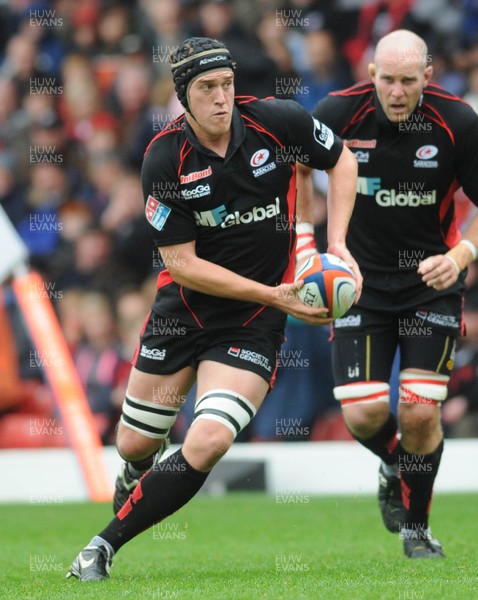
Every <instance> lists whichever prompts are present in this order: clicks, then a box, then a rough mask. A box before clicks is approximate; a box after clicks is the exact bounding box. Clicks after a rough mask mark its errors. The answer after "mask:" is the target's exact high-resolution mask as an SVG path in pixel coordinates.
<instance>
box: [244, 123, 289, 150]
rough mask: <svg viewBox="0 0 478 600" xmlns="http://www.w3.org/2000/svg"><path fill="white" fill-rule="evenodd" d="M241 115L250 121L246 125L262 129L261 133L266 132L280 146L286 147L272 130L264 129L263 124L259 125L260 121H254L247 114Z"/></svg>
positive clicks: (258, 129)
mask: <svg viewBox="0 0 478 600" xmlns="http://www.w3.org/2000/svg"><path fill="white" fill-rule="evenodd" d="M241 117H242V118H243V119H244V120H245V121H249V123H245V126H246V127H250V128H251V129H256V130H257V131H260V132H261V133H265V134H266V135H268V136H269V137H271V138H272V139H273V140H274V141H275V142H276V143H277V144H279V146H280V147H281V148H283V147H284V144H283V143H282V142H280V141H279V140H278V139H277V138H276V137H275V135H273V134H272V133H271V132H270V131H268V130H267V129H264V127H262V125H259V123H256V121H254V120H253V119H251V118H250V117H247V116H246V115H241Z"/></svg>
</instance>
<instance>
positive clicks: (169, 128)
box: [143, 115, 184, 156]
mask: <svg viewBox="0 0 478 600" xmlns="http://www.w3.org/2000/svg"><path fill="white" fill-rule="evenodd" d="M181 119H184V115H181V116H180V117H178V118H177V119H175V120H174V121H171V123H169V124H168V125H166V127H165V128H164V129H163V131H160V132H159V133H158V134H157V135H155V136H154V138H153V139H152V140H151V141H150V142H149V144H148V146H147V148H146V150H145V151H144V155H143V156H146V154H148V152H149V149H150V148H151V145H152V144H153V143H154V142H155V141H156V140H157V139H159V138H160V137H162V136H163V135H166V134H168V133H174V132H177V131H181V129H180V128H179V127H173V126H174V125H176V123H179V121H180V120H181Z"/></svg>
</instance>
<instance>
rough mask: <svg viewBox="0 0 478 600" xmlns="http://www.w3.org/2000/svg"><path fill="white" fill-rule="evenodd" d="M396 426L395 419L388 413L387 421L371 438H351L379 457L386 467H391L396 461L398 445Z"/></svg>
mask: <svg viewBox="0 0 478 600" xmlns="http://www.w3.org/2000/svg"><path fill="white" fill-rule="evenodd" d="M397 432H398V425H397V418H396V416H395V415H394V414H393V413H389V415H388V419H387V420H386V421H385V423H384V424H383V426H382V427H381V429H379V431H377V433H375V434H374V435H372V437H369V438H359V437H357V436H356V435H354V434H353V433H352V435H353V437H354V438H355V439H356V440H357V442H359V443H360V444H362V446H365V448H368V449H369V450H371V451H372V452H373V453H374V454H376V455H377V456H379V457H380V458H381V459H382V460H383V462H384V463H386V464H387V465H393V464H395V463H396V462H397V460H398V454H397V445H398V437H397Z"/></svg>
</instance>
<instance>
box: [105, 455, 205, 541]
mask: <svg viewBox="0 0 478 600" xmlns="http://www.w3.org/2000/svg"><path fill="white" fill-rule="evenodd" d="M208 475H209V473H203V472H202V471H197V470H196V469H194V468H193V467H191V465H190V464H189V463H188V462H187V461H186V459H185V458H184V456H183V453H182V452H181V449H179V450H178V451H177V452H175V453H174V454H171V455H170V456H168V457H167V458H166V459H165V460H163V461H161V462H159V463H158V464H157V465H155V466H154V467H153V468H152V469H151V470H150V471H148V472H147V473H146V475H144V476H143V477H142V478H141V480H140V482H139V483H138V485H137V486H136V489H135V490H134V492H133V493H132V494H131V496H130V497H129V498H128V500H127V501H126V503H125V504H124V505H123V507H122V509H121V510H120V511H119V512H118V515H117V516H116V517H115V518H114V519H113V520H112V521H111V522H110V524H109V525H108V526H107V527H105V529H103V531H102V532H101V533H99V534H98V535H99V536H100V537H102V538H103V539H104V540H106V541H107V542H109V543H110V544H111V546H112V547H113V549H114V551H115V552H117V551H118V550H119V549H120V548H121V546H123V544H126V542H128V541H129V540H131V539H132V538H134V537H135V536H136V535H138V534H139V533H141V532H142V531H144V530H145V529H148V528H149V527H152V526H153V525H154V524H155V523H159V521H162V520H163V519H165V518H166V517H168V516H169V515H171V514H172V513H174V512H176V511H177V510H179V509H180V508H181V507H182V506H184V505H185V504H186V503H187V502H189V500H191V498H192V497H193V496H195V494H197V492H198V491H199V490H200V488H201V486H202V484H203V483H204V482H205V481H206V479H207V476H208Z"/></svg>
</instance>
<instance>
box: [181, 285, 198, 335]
mask: <svg viewBox="0 0 478 600" xmlns="http://www.w3.org/2000/svg"><path fill="white" fill-rule="evenodd" d="M179 293H180V294H181V299H182V301H183V302H184V306H185V307H186V308H187V309H188V310H189V312H190V313H191V314H192V316H193V318H194V320H195V321H196V323H197V324H198V325H199V327H200V328H201V329H204V326H203V324H202V323H201V321H200V320H199V319H198V317H197V316H196V313H195V312H194V311H193V309H192V308H191V307H190V306H189V304H188V302H187V300H186V298H185V297H184V287H183V286H182V285H181V286H180V288H179Z"/></svg>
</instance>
